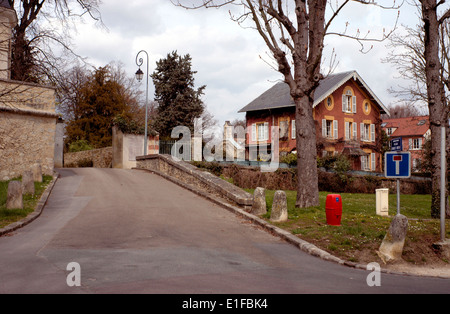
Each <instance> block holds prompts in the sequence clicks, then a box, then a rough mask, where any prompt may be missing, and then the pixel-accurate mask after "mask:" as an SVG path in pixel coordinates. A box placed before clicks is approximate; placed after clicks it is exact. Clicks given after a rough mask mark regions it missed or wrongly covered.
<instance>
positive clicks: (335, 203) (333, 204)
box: [325, 194, 342, 226]
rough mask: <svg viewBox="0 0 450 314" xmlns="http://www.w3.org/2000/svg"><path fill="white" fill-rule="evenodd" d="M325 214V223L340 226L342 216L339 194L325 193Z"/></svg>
mask: <svg viewBox="0 0 450 314" xmlns="http://www.w3.org/2000/svg"><path fill="white" fill-rule="evenodd" d="M325 212H326V214H327V224H328V225H330V226H340V225H341V218H342V199H341V196H340V195H339V194H329V195H327V200H326V203H325Z"/></svg>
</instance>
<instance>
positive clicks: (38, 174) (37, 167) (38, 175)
mask: <svg viewBox="0 0 450 314" xmlns="http://www.w3.org/2000/svg"><path fill="white" fill-rule="evenodd" d="M31 171H32V172H33V177H34V181H35V182H42V167H41V164H34V165H33V166H32V167H31Z"/></svg>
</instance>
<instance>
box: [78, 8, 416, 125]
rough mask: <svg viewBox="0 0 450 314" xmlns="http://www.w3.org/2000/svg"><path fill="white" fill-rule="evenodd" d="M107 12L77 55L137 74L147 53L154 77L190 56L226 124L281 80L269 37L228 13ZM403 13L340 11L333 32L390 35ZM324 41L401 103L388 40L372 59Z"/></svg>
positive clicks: (387, 99) (83, 35) (82, 31)
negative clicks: (173, 57) (161, 63)
mask: <svg viewBox="0 0 450 314" xmlns="http://www.w3.org/2000/svg"><path fill="white" fill-rule="evenodd" d="M185 1H188V0H185ZM381 2H382V3H392V1H387V0H386V1H381ZM100 11H101V15H102V18H103V22H104V24H105V26H106V27H107V30H105V29H103V28H95V27H93V23H91V22H89V21H88V22H87V23H86V24H82V25H79V26H78V30H77V33H76V34H74V36H73V38H74V44H75V50H76V52H77V53H78V54H80V55H82V56H85V57H87V58H88V59H89V61H90V62H91V63H93V64H94V65H96V66H104V65H106V64H108V63H109V62H111V61H120V62H122V63H123V65H124V67H125V69H126V70H127V72H129V73H130V75H133V74H134V73H135V72H136V70H137V66H136V55H137V53H138V52H139V51H140V50H146V51H147V52H148V53H149V57H150V62H149V67H150V70H149V72H150V73H151V72H153V71H154V69H155V63H156V61H157V60H159V59H161V58H164V57H166V56H167V54H168V53H170V52H172V51H174V50H176V51H178V54H179V55H185V54H190V55H191V57H192V68H193V70H194V71H197V74H196V75H195V83H196V85H197V86H200V85H206V86H207V87H206V90H205V96H204V97H203V100H204V102H205V104H206V106H207V108H208V110H209V111H210V112H211V113H212V114H213V115H214V117H215V118H216V119H217V120H218V121H219V124H220V125H221V126H222V125H223V123H224V122H225V121H226V120H234V119H237V118H239V119H244V118H245V114H243V113H238V111H239V109H241V108H242V107H244V106H245V105H247V104H248V103H249V102H251V101H252V100H253V99H255V98H256V97H258V96H259V95H260V94H261V93H263V92H264V91H265V90H267V89H268V88H270V87H271V86H272V85H273V84H275V83H276V82H277V81H279V80H281V79H282V76H281V74H279V73H278V72H276V71H275V70H273V69H272V68H271V67H270V66H269V65H267V63H266V62H265V61H264V60H262V59H261V58H260V56H261V57H263V58H264V59H265V60H266V61H269V58H268V57H267V53H268V49H267V48H266V46H265V44H264V42H263V40H262V38H261V37H259V35H258V34H257V33H256V31H255V30H252V29H244V28H241V27H240V26H239V25H237V24H236V23H235V22H233V21H232V20H231V19H230V16H229V14H228V9H227V8H221V9H200V10H185V9H183V8H180V7H175V6H174V5H173V4H171V2H170V1H169V0H150V1H148V0H128V1H126V2H124V1H119V0H105V1H103V4H102V5H101V7H100ZM415 12H416V11H415V9H414V8H411V7H409V6H407V5H405V6H404V7H403V8H402V9H401V10H400V13H401V14H400V20H399V24H408V25H415V24H417V23H418V22H419V20H418V18H417V16H416V14H415ZM397 13H398V12H397V11H396V10H381V9H377V8H375V7H373V6H361V5H352V6H349V7H348V8H346V9H344V10H343V11H342V12H341V18H340V19H338V20H336V21H335V22H336V23H335V24H334V27H335V28H334V29H335V30H336V31H341V30H344V29H345V23H346V22H349V23H350V24H349V34H352V32H354V31H356V29H360V32H361V34H364V33H365V32H367V31H368V30H370V32H371V34H373V36H375V37H377V36H378V37H380V36H381V35H380V34H382V31H383V28H384V29H385V31H386V32H388V31H389V30H390V29H392V27H393V26H394V24H395V21H396V17H397ZM325 44H326V50H325V53H324V66H326V65H327V64H328V61H329V60H330V56H331V51H332V49H335V52H336V54H337V62H338V66H337V68H336V69H335V73H337V72H342V71H349V70H356V71H357V72H358V73H359V74H360V75H361V77H362V78H363V79H364V80H365V82H366V83H367V84H368V85H369V87H370V88H371V89H372V90H373V92H374V93H375V94H376V95H377V96H378V97H379V98H380V99H381V101H382V102H383V103H384V104H385V105H386V106H388V107H389V106H390V105H391V104H392V103H393V102H395V100H396V99H395V98H393V96H392V95H391V94H390V93H388V89H389V88H390V87H392V86H397V85H398V84H401V81H400V80H399V79H398V78H397V76H398V75H397V73H396V71H395V69H394V68H393V67H392V65H390V64H384V63H382V62H381V60H382V58H383V57H385V56H386V48H385V46H386V44H387V42H382V43H369V44H367V46H366V48H368V47H370V46H371V45H372V44H373V45H374V48H373V49H372V50H371V51H370V52H368V53H366V54H363V53H360V52H359V48H360V45H359V44H358V43H357V42H356V41H352V40H348V39H344V38H342V37H339V36H327V37H326V41H325ZM149 84H150V92H149V97H150V99H153V93H154V89H153V84H152V81H151V79H150V80H149Z"/></svg>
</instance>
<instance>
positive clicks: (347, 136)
mask: <svg viewBox="0 0 450 314" xmlns="http://www.w3.org/2000/svg"><path fill="white" fill-rule="evenodd" d="M349 138H350V123H349V122H345V139H346V140H348V139H349Z"/></svg>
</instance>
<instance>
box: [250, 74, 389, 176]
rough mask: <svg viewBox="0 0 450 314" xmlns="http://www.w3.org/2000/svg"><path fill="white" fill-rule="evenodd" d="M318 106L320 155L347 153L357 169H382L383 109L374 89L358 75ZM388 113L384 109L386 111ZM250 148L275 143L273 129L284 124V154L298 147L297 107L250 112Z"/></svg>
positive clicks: (335, 90)
mask: <svg viewBox="0 0 450 314" xmlns="http://www.w3.org/2000/svg"><path fill="white" fill-rule="evenodd" d="M333 90H334V91H332V92H331V93H330V94H328V95H326V96H325V97H324V100H322V101H321V102H320V103H318V104H316V106H315V107H314V111H313V114H314V119H315V121H316V133H317V149H318V155H319V156H320V157H321V156H325V155H326V154H339V153H344V154H346V155H348V156H349V157H350V159H351V161H352V167H353V170H364V171H378V172H379V171H381V169H382V165H381V162H382V158H381V154H380V147H381V141H380V134H381V126H380V125H381V119H380V116H381V112H382V110H384V109H382V108H381V107H380V106H379V105H378V104H377V102H376V101H375V100H374V97H373V95H372V94H371V92H369V91H367V89H366V88H364V85H363V84H358V82H357V80H355V78H350V79H349V80H348V81H346V82H345V83H343V84H341V85H339V86H335V87H334V89H333ZM383 112H384V111H383ZM246 120H247V130H248V131H247V138H246V143H247V147H248V148H250V149H251V148H252V147H255V146H256V145H257V144H258V143H259V144H261V143H267V144H268V146H269V148H270V146H271V144H272V139H271V136H270V133H271V132H270V131H269V130H271V128H272V127H274V126H277V127H280V141H279V145H280V153H289V152H293V151H295V150H296V140H295V122H294V121H295V107H293V106H291V107H284V108H276V109H270V110H259V111H258V110H254V111H247V112H246Z"/></svg>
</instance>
